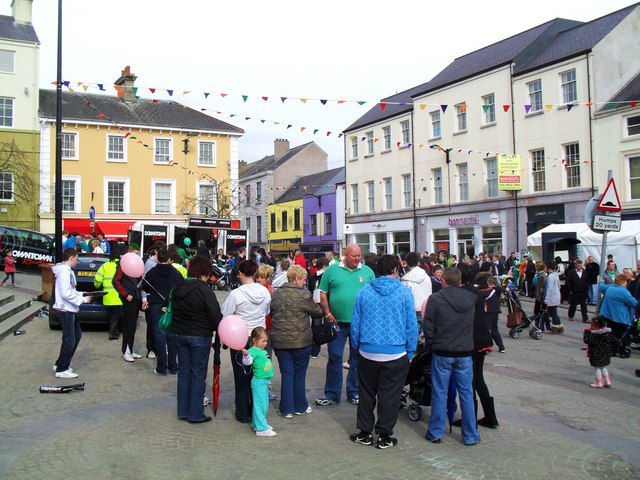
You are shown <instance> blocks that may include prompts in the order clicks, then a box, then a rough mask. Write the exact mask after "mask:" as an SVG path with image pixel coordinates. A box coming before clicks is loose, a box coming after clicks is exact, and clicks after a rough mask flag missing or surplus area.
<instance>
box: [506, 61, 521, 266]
mask: <svg viewBox="0 0 640 480" xmlns="http://www.w3.org/2000/svg"><path fill="white" fill-rule="evenodd" d="M509 87H510V90H511V150H512V151H513V155H515V154H516V116H515V113H514V112H515V108H514V105H513V63H512V64H511V65H510V66H509ZM521 181H522V179H521ZM513 196H514V199H515V211H516V252H518V255H519V254H520V213H519V211H518V210H519V208H518V191H517V190H514V191H513Z"/></svg>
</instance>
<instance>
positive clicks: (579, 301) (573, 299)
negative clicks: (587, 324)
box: [569, 293, 589, 321]
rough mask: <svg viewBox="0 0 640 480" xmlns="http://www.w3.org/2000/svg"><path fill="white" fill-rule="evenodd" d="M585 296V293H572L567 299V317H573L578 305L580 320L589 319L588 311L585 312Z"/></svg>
mask: <svg viewBox="0 0 640 480" xmlns="http://www.w3.org/2000/svg"><path fill="white" fill-rule="evenodd" d="M587 297H588V295H587V294H586V293H572V294H571V296H570V299H569V318H573V316H574V315H575V314H576V309H577V308H578V305H580V313H582V321H585V320H589V313H588V312H587Z"/></svg>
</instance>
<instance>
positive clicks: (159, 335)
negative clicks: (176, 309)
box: [147, 303, 178, 375]
mask: <svg viewBox="0 0 640 480" xmlns="http://www.w3.org/2000/svg"><path fill="white" fill-rule="evenodd" d="M147 311H148V312H149V316H150V317H151V320H152V321H153V326H154V329H153V335H154V340H155V341H154V343H155V346H156V371H157V372H158V373H159V374H160V375H166V373H167V368H168V370H169V372H171V373H176V372H177V371H178V363H177V362H176V353H177V352H176V342H175V339H174V337H173V335H167V332H165V331H164V330H162V329H161V328H160V326H159V325H158V323H159V322H160V317H161V316H162V304H161V303H153V304H151V305H149V309H148V310H147ZM167 351H168V352H169V353H168V355H167Z"/></svg>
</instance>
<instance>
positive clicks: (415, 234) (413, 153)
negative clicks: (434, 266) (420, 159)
mask: <svg viewBox="0 0 640 480" xmlns="http://www.w3.org/2000/svg"><path fill="white" fill-rule="evenodd" d="M413 120H414V109H411V139H412V140H413V145H415V140H416V137H415V129H414V125H413ZM413 145H412V146H411V190H412V192H413V200H412V202H411V204H412V206H413V212H412V214H411V216H412V220H413V251H414V252H417V251H418V218H417V217H416V149H415V148H414V146H413Z"/></svg>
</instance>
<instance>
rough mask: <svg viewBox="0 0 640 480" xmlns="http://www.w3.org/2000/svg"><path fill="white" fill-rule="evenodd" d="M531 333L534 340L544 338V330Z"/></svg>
mask: <svg viewBox="0 0 640 480" xmlns="http://www.w3.org/2000/svg"><path fill="white" fill-rule="evenodd" d="M529 335H531V338H533V339H534V340H540V339H541V338H542V332H541V331H539V330H538V331H537V332H530V333H529Z"/></svg>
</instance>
